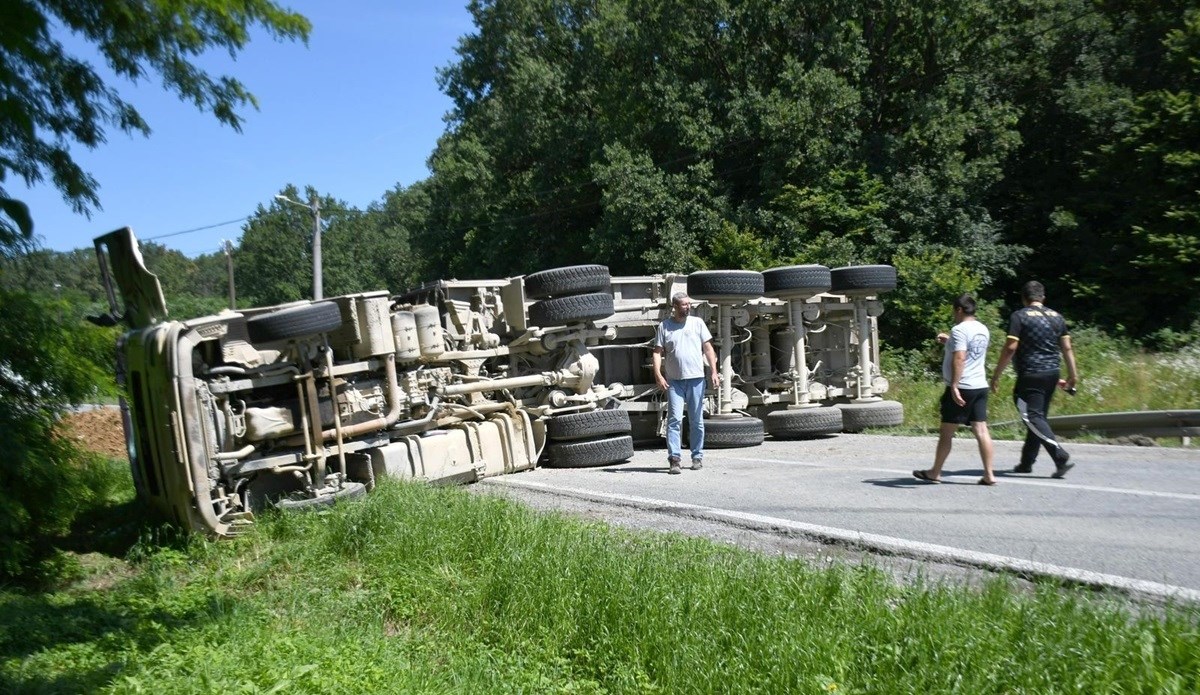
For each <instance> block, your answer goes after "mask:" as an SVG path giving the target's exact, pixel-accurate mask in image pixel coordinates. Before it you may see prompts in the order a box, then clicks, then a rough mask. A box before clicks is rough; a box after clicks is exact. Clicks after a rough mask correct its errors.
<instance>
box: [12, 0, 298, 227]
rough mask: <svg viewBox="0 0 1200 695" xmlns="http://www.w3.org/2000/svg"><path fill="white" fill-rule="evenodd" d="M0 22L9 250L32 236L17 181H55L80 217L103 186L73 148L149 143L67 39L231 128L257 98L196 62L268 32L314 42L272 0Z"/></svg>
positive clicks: (105, 7)
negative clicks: (123, 138) (134, 139)
mask: <svg viewBox="0 0 1200 695" xmlns="http://www.w3.org/2000/svg"><path fill="white" fill-rule="evenodd" d="M3 14H4V21H3V23H0V55H3V56H4V60H3V62H2V63H0V95H3V96H2V97H0V213H2V214H0V248H2V249H5V250H8V249H12V248H14V247H16V246H17V245H18V244H19V243H20V242H21V240H22V239H29V238H30V236H31V234H32V229H33V220H32V217H31V216H30V214H29V211H28V209H27V208H26V207H25V206H24V204H22V203H20V202H19V201H16V200H13V199H11V198H9V197H8V196H7V195H5V192H4V190H3V188H2V186H3V184H4V182H5V180H6V179H7V177H8V175H10V174H12V175H15V176H18V177H20V178H21V179H23V180H24V181H25V183H26V184H34V183H38V182H41V181H44V180H46V179H47V178H49V180H50V182H51V183H52V184H53V185H54V186H55V187H56V188H57V189H58V190H59V191H60V192H61V193H62V194H63V198H64V199H65V200H66V201H67V202H68V203H70V204H71V205H72V206H73V207H74V208H75V210H76V211H78V212H80V213H86V212H87V211H89V210H90V209H92V208H94V207H96V206H98V205H99V204H100V198H99V195H98V192H97V191H98V188H99V183H98V182H97V181H96V180H95V179H93V178H92V177H91V176H90V175H89V174H88V173H87V172H85V171H83V169H81V168H80V167H79V165H78V164H76V163H75V161H74V159H73V158H72V157H71V152H70V148H71V145H72V144H78V145H83V146H84V147H88V148H95V147H98V146H99V145H101V144H103V143H104V142H105V139H106V137H107V130H108V129H110V128H115V129H117V130H120V131H123V132H126V133H142V134H145V135H148V134H149V133H150V125H149V124H148V123H146V121H145V120H144V119H143V118H142V116H141V114H139V113H138V111H137V109H136V108H135V107H134V106H133V105H132V104H130V103H128V102H126V101H125V100H124V99H122V98H121V96H120V95H119V94H118V92H117V91H116V90H115V89H114V88H113V87H111V86H110V85H108V84H106V83H105V82H104V80H103V79H102V78H101V77H100V76H99V75H98V74H97V73H96V71H95V70H94V69H93V68H92V66H91V65H90V64H88V62H87V61H85V60H83V59H80V58H78V57H76V56H73V55H71V54H70V53H69V52H68V51H67V49H66V47H65V46H64V45H63V44H62V42H61V41H60V40H59V38H58V36H59V35H61V34H63V33H65V32H71V33H72V34H74V35H75V36H76V37H80V38H82V39H83V40H84V41H86V42H87V43H90V44H92V45H94V46H95V47H96V48H97V49H98V51H99V52H100V54H101V55H102V56H103V57H104V59H105V61H106V62H107V63H108V66H109V67H110V68H112V70H113V72H115V73H116V74H117V75H119V76H121V77H126V78H129V79H130V80H135V81H136V80H140V79H144V78H147V77H149V76H150V75H152V74H154V75H157V76H159V77H160V78H161V79H162V83H163V86H164V87H165V88H166V89H168V90H169V91H172V92H174V93H176V94H177V95H178V96H179V97H180V99H183V100H185V101H188V102H191V103H193V104H195V106H196V107H197V108H199V109H200V110H202V111H207V112H210V113H212V114H213V115H214V116H215V117H216V118H217V120H218V121H220V122H221V123H224V124H226V125H228V126H230V127H232V128H234V129H240V125H241V122H242V119H241V116H239V115H238V112H239V110H241V109H242V108H244V107H246V106H251V107H256V106H257V103H256V101H255V99H254V96H253V94H251V93H250V92H249V91H247V89H246V87H245V86H244V85H243V84H242V83H241V82H239V81H238V80H236V79H234V78H233V77H230V76H228V75H221V76H214V75H211V74H209V73H208V72H206V71H205V70H203V69H201V68H199V67H198V66H196V65H195V64H194V63H193V62H192V58H193V57H194V56H197V55H199V54H201V53H203V52H204V51H206V50H209V49H214V48H216V49H223V50H225V51H227V52H228V53H229V54H230V55H231V56H233V55H236V54H237V53H238V51H240V50H241V49H242V48H243V47H245V45H246V43H247V42H248V41H249V39H250V29H251V27H254V26H261V27H262V28H263V29H265V30H266V31H267V32H268V33H269V34H271V35H272V36H274V37H275V38H276V39H289V40H294V39H301V40H304V41H307V39H308V32H309V30H310V28H311V26H310V24H309V22H308V20H307V19H305V18H304V17H303V16H301V15H299V14H297V13H295V12H290V11H287V10H285V9H283V8H282V7H281V6H279V5H277V4H275V3H274V2H270V1H269V0H238V1H237V2H234V1H232V0H215V1H211V2H200V1H198V0H182V1H181V2H171V3H160V2H139V1H137V0H7V1H6V2H5V3H4V12H3Z"/></svg>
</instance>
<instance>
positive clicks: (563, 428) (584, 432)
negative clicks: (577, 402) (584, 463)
mask: <svg viewBox="0 0 1200 695" xmlns="http://www.w3.org/2000/svg"><path fill="white" fill-rule="evenodd" d="M630 429H631V425H630V422H629V411H627V410H620V409H618V408H614V409H612V410H589V411H587V412H583V413H567V414H566V415H557V416H555V417H552V418H550V422H549V423H547V424H546V436H548V437H550V439H552V440H555V441H570V440H572V439H589V438H591V437H603V436H611V435H614V434H629V432H630Z"/></svg>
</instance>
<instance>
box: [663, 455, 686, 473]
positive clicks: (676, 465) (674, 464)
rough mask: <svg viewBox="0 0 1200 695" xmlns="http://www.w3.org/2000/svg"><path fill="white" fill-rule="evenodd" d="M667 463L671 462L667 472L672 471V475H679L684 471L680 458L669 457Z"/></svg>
mask: <svg viewBox="0 0 1200 695" xmlns="http://www.w3.org/2000/svg"><path fill="white" fill-rule="evenodd" d="M667 463H669V464H671V467H670V468H668V469H667V473H670V474H671V475H679V474H680V473H682V472H683V469H682V468H680V467H679V459H677V458H669V459H667Z"/></svg>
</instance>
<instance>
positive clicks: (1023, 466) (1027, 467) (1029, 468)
mask: <svg viewBox="0 0 1200 695" xmlns="http://www.w3.org/2000/svg"><path fill="white" fill-rule="evenodd" d="M1012 472H1013V473H1032V472H1033V464H1032V463H1018V464H1017V465H1016V466H1015V467H1014V468H1013V470H1012Z"/></svg>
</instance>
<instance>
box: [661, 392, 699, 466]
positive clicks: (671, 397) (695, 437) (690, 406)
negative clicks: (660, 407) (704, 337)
mask: <svg viewBox="0 0 1200 695" xmlns="http://www.w3.org/2000/svg"><path fill="white" fill-rule="evenodd" d="M684 405H687V417H688V424H689V425H690V426H691V430H689V431H688V435H689V438H690V441H691V445H692V460H697V459H703V458H704V377H702V376H701V377H696V378H695V379H668V380H667V457H668V458H672V459H678V458H679V449H680V439H681V435H682V433H683V407H684Z"/></svg>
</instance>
